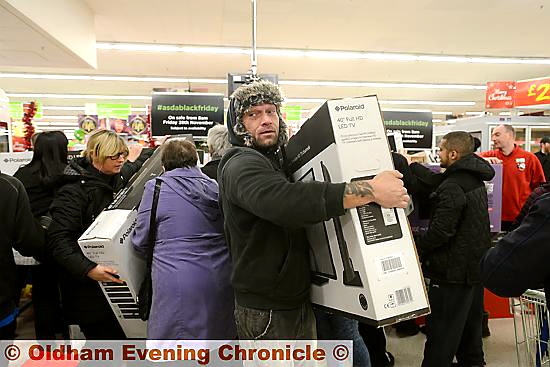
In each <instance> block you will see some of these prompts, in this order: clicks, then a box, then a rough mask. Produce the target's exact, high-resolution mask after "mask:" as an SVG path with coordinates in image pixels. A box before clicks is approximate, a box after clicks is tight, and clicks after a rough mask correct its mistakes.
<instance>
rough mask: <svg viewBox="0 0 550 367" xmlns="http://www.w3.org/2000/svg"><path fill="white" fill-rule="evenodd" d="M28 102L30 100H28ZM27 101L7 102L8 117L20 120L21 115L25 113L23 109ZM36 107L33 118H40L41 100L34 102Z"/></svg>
mask: <svg viewBox="0 0 550 367" xmlns="http://www.w3.org/2000/svg"><path fill="white" fill-rule="evenodd" d="M29 103H30V102H29ZM29 103H23V102H9V107H8V108H9V114H10V117H11V118H12V119H14V120H21V119H22V118H23V115H24V114H25V111H24V105H26V104H29ZM34 104H35V107H36V112H35V113H34V117H33V118H34V119H41V118H42V116H43V112H42V103H41V102H37V101H35V102H34Z"/></svg>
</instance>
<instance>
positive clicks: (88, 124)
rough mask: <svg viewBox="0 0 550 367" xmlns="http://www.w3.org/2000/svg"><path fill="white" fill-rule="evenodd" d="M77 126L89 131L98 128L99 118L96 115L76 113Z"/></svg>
mask: <svg viewBox="0 0 550 367" xmlns="http://www.w3.org/2000/svg"><path fill="white" fill-rule="evenodd" d="M78 127H79V128H81V129H82V130H84V131H85V132H86V133H91V132H92V131H94V130H97V129H98V128H99V119H98V118H97V115H78Z"/></svg>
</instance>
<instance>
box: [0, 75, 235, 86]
mask: <svg viewBox="0 0 550 367" xmlns="http://www.w3.org/2000/svg"><path fill="white" fill-rule="evenodd" d="M0 78H15V79H47V80H95V81H116V82H166V83H204V84H227V79H206V78H166V77H146V76H116V75H68V74H27V73H0Z"/></svg>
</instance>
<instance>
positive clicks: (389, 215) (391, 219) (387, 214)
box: [381, 208, 397, 227]
mask: <svg viewBox="0 0 550 367" xmlns="http://www.w3.org/2000/svg"><path fill="white" fill-rule="evenodd" d="M381 209H382V218H384V225H385V226H386V227H387V226H392V225H394V224H397V217H396V216H395V211H394V209H393V208H391V209H388V208H381Z"/></svg>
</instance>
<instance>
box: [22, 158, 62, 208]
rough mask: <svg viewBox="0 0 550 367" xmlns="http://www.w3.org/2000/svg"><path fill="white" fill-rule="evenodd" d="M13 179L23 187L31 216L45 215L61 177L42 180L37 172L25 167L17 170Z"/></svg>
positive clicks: (27, 166)
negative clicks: (29, 204)
mask: <svg viewBox="0 0 550 367" xmlns="http://www.w3.org/2000/svg"><path fill="white" fill-rule="evenodd" d="M13 177H15V178H17V179H18V180H19V181H21V183H23V185H24V186H25V190H26V191H27V195H28V196H29V201H30V203H31V210H32V214H33V215H34V216H35V217H37V218H38V217H40V216H42V215H47V214H48V210H49V208H50V205H51V203H52V200H53V197H54V195H55V190H56V189H57V188H58V187H59V186H60V185H61V184H62V176H61V175H60V176H56V177H53V178H51V179H49V180H47V181H44V180H42V178H41V177H40V174H39V172H37V171H36V170H35V169H33V167H31V166H29V165H26V166H23V167H21V168H19V169H18V170H17V172H15V174H14V175H13Z"/></svg>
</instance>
